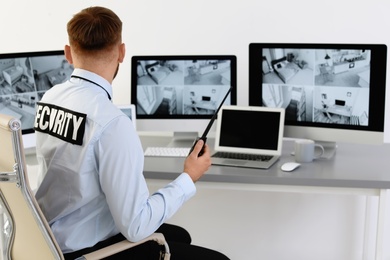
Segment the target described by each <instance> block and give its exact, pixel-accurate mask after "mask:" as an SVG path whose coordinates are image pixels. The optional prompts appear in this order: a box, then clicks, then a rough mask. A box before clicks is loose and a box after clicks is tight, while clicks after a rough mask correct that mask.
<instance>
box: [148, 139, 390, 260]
mask: <svg viewBox="0 0 390 260" xmlns="http://www.w3.org/2000/svg"><path fill="white" fill-rule="evenodd" d="M170 140H171V138H170V137H154V136H141V141H142V144H143V146H144V147H147V146H164V145H166V144H168V143H169V141H170ZM212 141H213V140H212V139H209V141H208V142H209V144H210V145H211V147H212ZM292 150H293V142H291V141H285V143H284V149H283V155H282V158H281V159H280V161H279V162H277V163H276V164H275V165H274V166H273V167H271V168H270V169H268V170H254V169H249V168H235V167H223V166H214V165H213V166H211V168H210V169H209V171H208V173H207V174H206V175H205V176H203V177H202V178H201V180H200V181H205V182H223V183H230V184H231V185H234V184H235V183H239V184H240V185H241V184H245V185H247V186H248V189H253V190H261V191H278V192H298V193H322V194H348V195H356V196H360V195H363V196H367V197H368V198H374V197H377V198H379V200H378V220H377V226H376V248H375V259H376V260H380V259H382V254H383V244H384V242H383V237H384V223H385V206H386V202H385V199H386V196H387V192H388V189H390V174H389V172H388V171H389V169H388V167H386V165H387V161H388V158H390V144H386V145H383V146H370V145H353V144H339V148H338V150H337V152H336V155H335V157H333V158H332V159H330V160H320V161H316V162H315V163H307V164H303V165H302V166H301V167H300V168H299V169H298V170H296V171H294V172H291V173H287V172H282V171H281V170H280V166H281V165H282V164H283V163H284V162H286V161H289V160H292V159H293V158H292V157H291V155H290V153H291V152H292ZM183 161H184V159H183V158H155V157H146V158H145V170H144V175H145V177H146V178H150V179H174V178H175V177H177V175H178V171H180V170H181V169H182V166H183ZM371 201H372V200H371V199H368V200H367V203H368V204H370V203H372V202H371ZM370 208H371V206H370V205H367V209H370ZM366 215H367V216H368V212H366ZM366 219H368V218H366ZM364 228H365V230H366V231H367V232H368V231H369V230H370V223H368V221H366V223H365V227H364ZM365 237H366V236H365ZM366 240H367V239H365V241H363V242H364V250H363V256H364V255H366V254H365V253H364V252H365V251H366V250H367V243H368V241H366Z"/></svg>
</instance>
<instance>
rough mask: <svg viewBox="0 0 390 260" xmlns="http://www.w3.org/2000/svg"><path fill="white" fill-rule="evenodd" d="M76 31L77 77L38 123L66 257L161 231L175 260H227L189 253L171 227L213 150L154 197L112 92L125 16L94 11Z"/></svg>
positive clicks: (45, 199) (59, 88) (72, 38)
mask: <svg viewBox="0 0 390 260" xmlns="http://www.w3.org/2000/svg"><path fill="white" fill-rule="evenodd" d="M67 31H68V36H69V45H66V46H65V56H66V59H67V60H68V62H69V63H70V64H73V66H74V68H75V69H74V72H73V74H72V75H71V78H70V80H69V81H67V82H65V83H63V84H60V85H56V86H54V87H53V88H51V89H50V90H49V91H47V92H46V94H45V95H44V96H43V98H42V100H41V101H40V102H39V103H38V106H37V112H36V120H35V130H36V132H37V158H38V162H39V171H40V173H41V174H42V176H44V177H43V180H42V183H41V184H40V186H39V188H38V191H37V194H36V197H37V200H38V202H39V205H40V206H41V208H42V211H43V212H44V214H45V216H46V218H47V220H48V222H49V224H50V226H51V228H52V230H53V233H54V235H55V237H56V239H57V241H58V243H59V245H60V247H61V249H62V251H63V253H64V254H65V257H66V259H75V258H77V257H78V256H80V255H82V254H84V253H87V252H90V251H92V250H95V249H97V248H101V247H103V246H106V245H108V244H111V243H113V242H115V241H118V240H121V239H128V240H130V241H138V240H140V239H143V238H145V237H146V236H148V235H150V234H152V233H154V232H155V231H156V230H157V232H162V233H163V234H164V235H165V237H166V239H167V241H168V243H169V246H170V249H171V254H172V259H227V258H226V257H225V256H224V255H222V254H220V253H218V252H216V251H213V250H209V249H206V248H201V247H197V246H193V245H190V242H191V237H190V236H189V234H188V233H187V232H186V231H185V230H184V229H182V228H180V227H177V226H173V225H167V224H163V223H164V221H165V220H167V219H169V218H170V217H171V216H172V215H173V214H174V213H175V212H176V211H177V210H178V209H179V208H180V207H181V206H182V205H183V203H184V202H186V201H187V200H188V199H189V198H191V197H192V196H193V195H194V194H195V192H196V189H195V185H194V183H195V182H196V181H197V180H198V179H199V178H200V177H202V175H203V174H204V173H205V172H206V171H207V170H208V168H209V167H210V164H211V159H210V151H209V147H208V146H207V145H205V148H204V149H205V150H204V154H203V155H202V156H200V157H198V153H199V152H200V150H201V149H202V146H203V142H202V141H199V142H198V143H197V145H196V147H195V149H194V151H193V152H192V153H191V154H190V155H189V156H188V157H187V158H186V160H185V162H184V170H183V173H181V174H180V175H179V176H178V177H177V178H176V179H175V180H174V181H173V182H171V183H170V184H168V185H167V186H166V187H164V188H162V189H160V190H159V191H157V192H156V193H155V194H153V195H150V194H149V191H148V189H147V185H146V182H145V179H144V177H143V174H142V171H143V163H144V158H143V149H142V146H141V143H140V140H139V137H138V136H137V133H136V132H135V130H134V128H133V127H132V123H131V121H130V120H129V119H128V118H127V117H126V116H125V115H124V114H123V113H122V112H121V111H120V110H119V109H118V108H117V107H116V106H115V105H114V104H113V103H112V101H111V98H112V92H113V90H112V86H111V84H112V81H113V80H114V78H115V76H116V74H117V72H118V68H119V64H120V63H122V62H123V59H124V56H125V45H124V43H122V22H121V20H120V19H119V17H118V16H117V15H116V14H115V13H114V12H112V11H111V10H109V9H107V8H103V7H90V8H86V9H84V10H82V11H81V12H79V13H77V14H76V15H75V16H74V17H73V18H72V19H71V20H70V21H69V22H68V24H67ZM153 246H154V245H151V244H150V243H149V244H145V245H142V246H139V247H137V249H135V250H133V249H131V250H128V252H126V254H127V255H126V257H129V256H133V257H136V256H139V258H140V259H148V258H147V256H146V254H148V255H149V254H150V253H151V252H152V251H153V250H151V249H150V248H151V247H153ZM137 250H138V251H137ZM124 257H125V256H124V255H121V257H118V258H119V259H120V258H122V259H123V258H124Z"/></svg>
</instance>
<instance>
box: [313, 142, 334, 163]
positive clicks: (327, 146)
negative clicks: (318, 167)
mask: <svg viewBox="0 0 390 260" xmlns="http://www.w3.org/2000/svg"><path fill="white" fill-rule="evenodd" d="M315 143H316V144H320V145H322V147H324V154H323V155H322V156H321V157H320V158H322V159H331V158H332V157H333V156H334V155H335V153H336V150H337V144H336V142H324V141H315ZM317 149H318V151H319V150H320V148H317V147H316V150H315V152H316V154H317Z"/></svg>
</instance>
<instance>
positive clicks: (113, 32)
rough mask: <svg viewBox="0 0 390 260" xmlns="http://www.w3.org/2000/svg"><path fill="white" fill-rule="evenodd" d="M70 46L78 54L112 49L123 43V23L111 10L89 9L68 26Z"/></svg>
mask: <svg viewBox="0 0 390 260" xmlns="http://www.w3.org/2000/svg"><path fill="white" fill-rule="evenodd" d="M67 31H68V37H69V44H70V45H71V46H72V48H73V49H74V50H75V51H76V52H79V51H80V52H95V51H101V50H105V49H110V48H111V47H113V46H114V45H116V44H117V43H120V42H121V41H122V21H121V20H120V19H119V17H118V16H117V15H116V14H115V13H114V12H113V11H112V10H110V9H108V8H105V7H99V6H95V7H88V8H85V9H83V10H81V11H80V12H79V13H77V14H75V15H74V16H73V18H72V19H71V20H70V21H69V22H68V24H67Z"/></svg>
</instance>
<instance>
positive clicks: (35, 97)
mask: <svg viewBox="0 0 390 260" xmlns="http://www.w3.org/2000/svg"><path fill="white" fill-rule="evenodd" d="M72 71H73V67H72V66H71V65H70V64H69V63H68V62H67V61H66V59H65V56H64V51H62V50H54V51H43V52H24V53H3V54H0V113H3V114H8V115H11V116H14V117H16V118H18V119H20V121H21V122H22V134H23V144H24V147H25V148H33V147H35V133H34V129H33V127H34V118H35V105H36V103H37V102H38V101H39V100H40V99H41V98H42V96H43V94H44V93H45V92H46V91H47V90H48V89H50V88H51V87H52V86H54V85H56V84H59V83H62V82H64V81H66V80H67V79H68V78H69V77H70V75H71V73H72Z"/></svg>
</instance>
